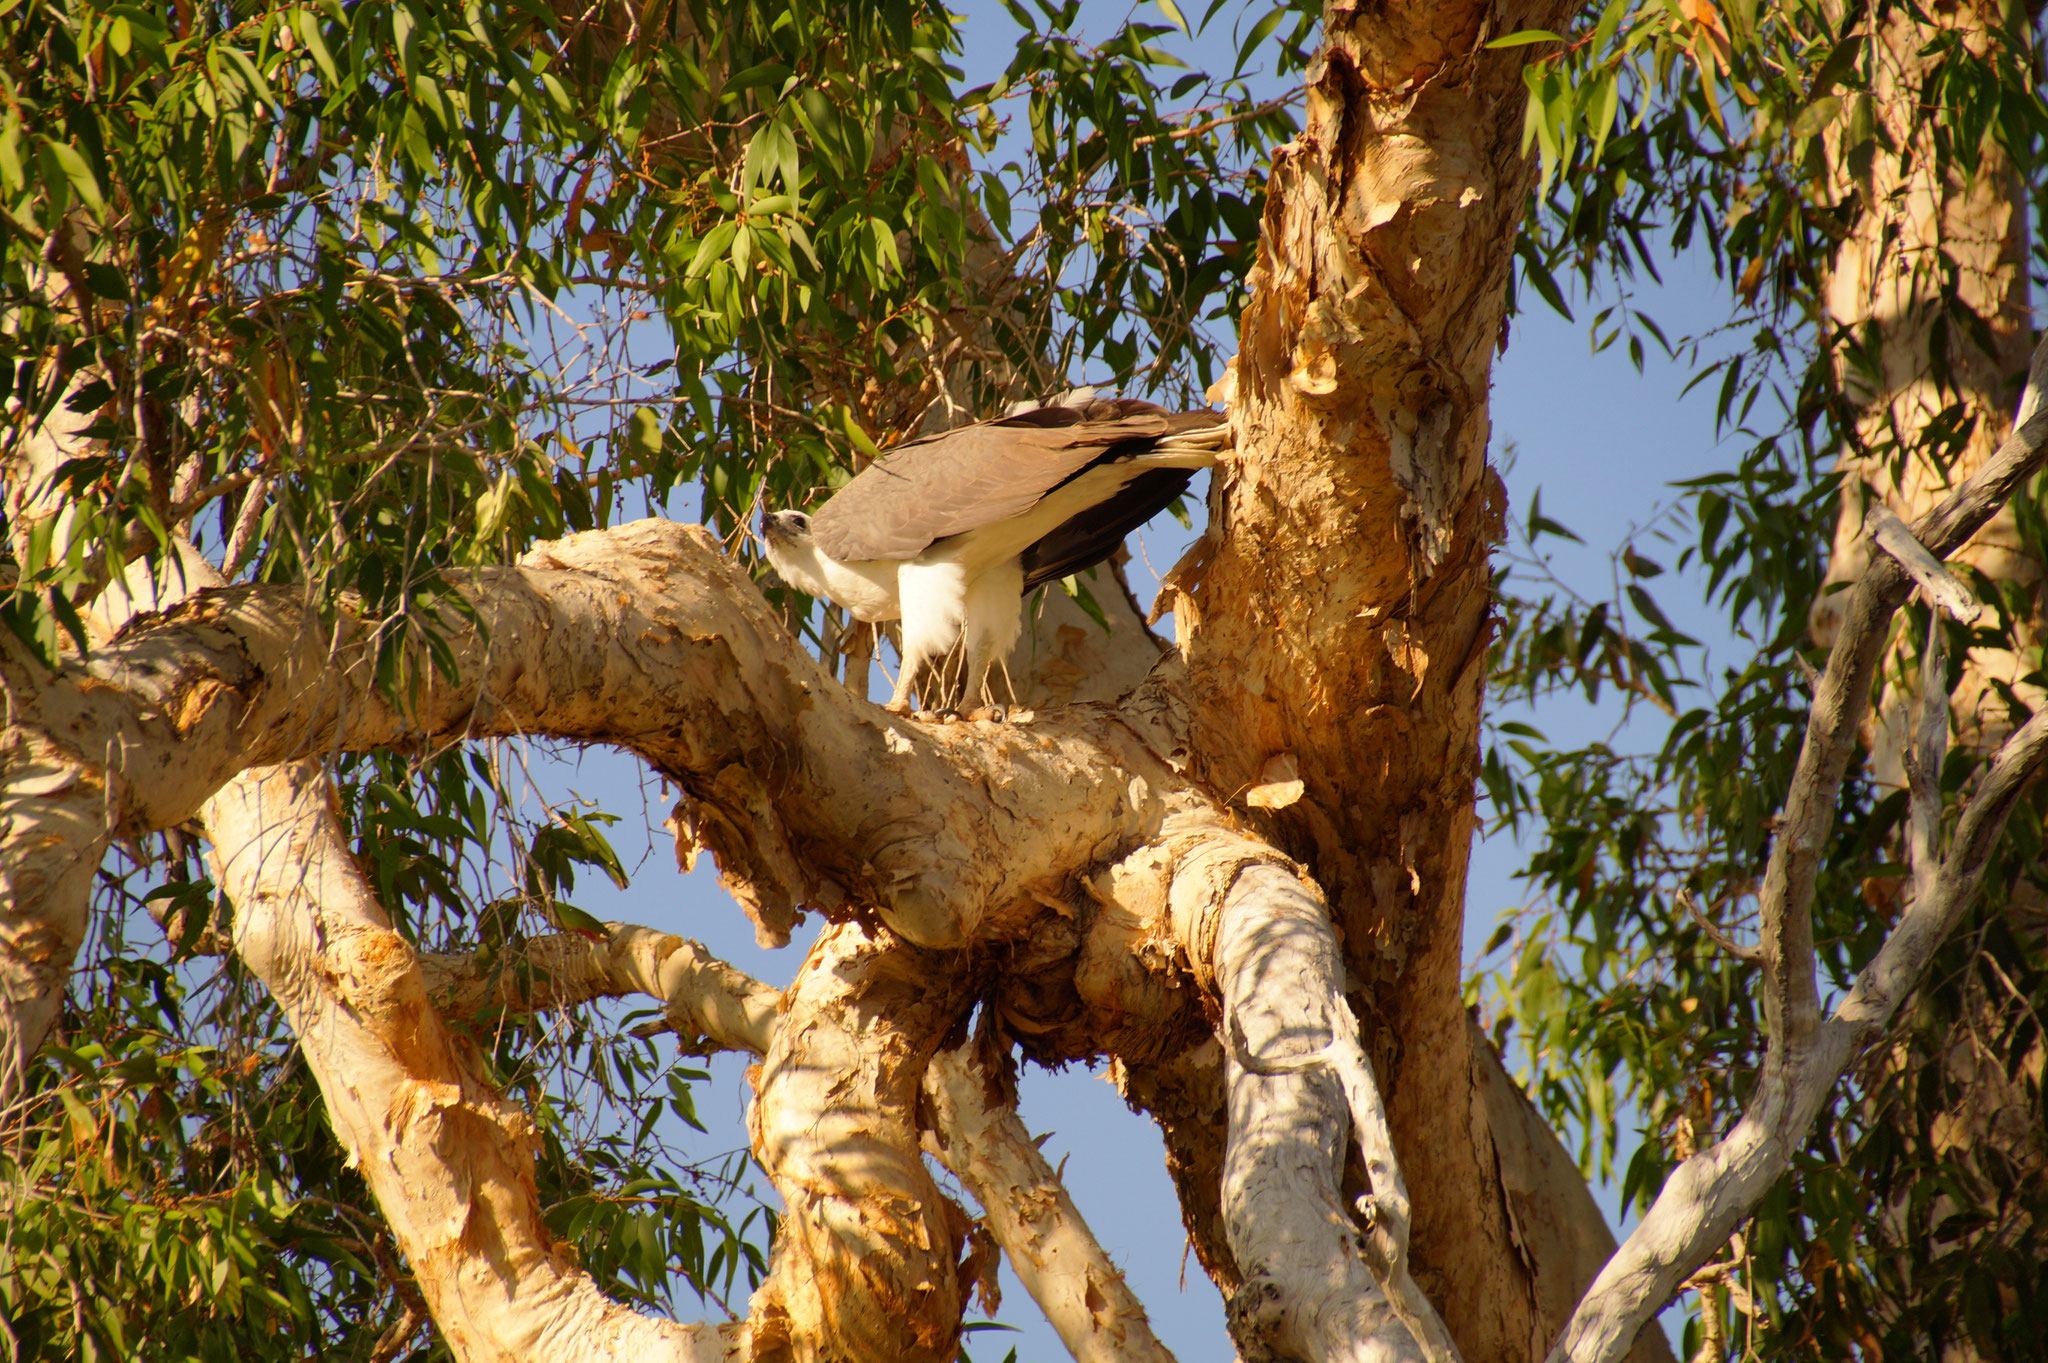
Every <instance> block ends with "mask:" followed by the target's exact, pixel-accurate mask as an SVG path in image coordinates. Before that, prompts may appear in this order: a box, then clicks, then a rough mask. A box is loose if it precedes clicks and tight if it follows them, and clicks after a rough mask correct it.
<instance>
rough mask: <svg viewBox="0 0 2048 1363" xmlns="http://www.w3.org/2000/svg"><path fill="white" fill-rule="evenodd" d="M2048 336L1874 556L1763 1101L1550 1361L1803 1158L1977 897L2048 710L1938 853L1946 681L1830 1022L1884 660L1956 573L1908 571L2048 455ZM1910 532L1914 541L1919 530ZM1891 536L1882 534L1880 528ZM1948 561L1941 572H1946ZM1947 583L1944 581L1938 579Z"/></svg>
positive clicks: (1948, 545) (1706, 1245) (1759, 1095)
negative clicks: (1906, 893)
mask: <svg viewBox="0 0 2048 1363" xmlns="http://www.w3.org/2000/svg"><path fill="white" fill-rule="evenodd" d="M2044 393H2048V335H2044V336H2043V338H2042V340H2041V343H2040V344H2039V345H2038V346H2036V348H2035V350H2034V357H2033V362H2032V365H2031V367H2030V370H2029V373H2028V376H2027V387H2026V394H2025V396H2024V397H2023V398H2022V400H2021V403H2020V409H2019V419H2018V421H2017V422H2016V423H2015V426H2014V429H2013V432H2012V434H2011V436H2009V437H2008V438H2007V439H2006V441H2005V443H2004V444H2003V445H2001V446H2000V447H1999V450H1998V452H1997V454H1996V455H1994V456H1993V457H1992V458H1991V459H1990V460H1989V461H1987V462H1986V463H1985V465H1984V466H1983V467H1982V468H1981V469H1979V470H1978V471H1977V473H1976V474H1974V475H1973V476H1971V477H1970V478H1969V479H1968V480H1966V481H1965V482H1964V483H1963V484H1962V486H1960V487H1958V488H1957V489H1956V490H1955V491H1954V492H1953V493H1952V494H1951V495H1950V496H1949V497H1948V498H1947V500H1945V501H1944V502H1943V503H1942V504H1941V505H1940V506H1938V507H1936V508H1935V509H1934V510H1933V511H1931V512H1929V513H1928V514H1927V515H1925V516H1922V517H1921V518H1920V519H1919V520H1918V521H1917V522H1916V523H1915V524H1914V525H1913V527H1912V530H1911V533H1910V535H1909V536H1906V537H1905V538H1904V539H1902V538H1901V537H1900V536H1899V535H1898V534H1897V533H1896V532H1893V533H1892V534H1891V536H1890V539H1891V542H1890V543H1887V544H1886V548H1887V549H1888V550H1890V556H1875V557H1873V558H1872V560H1871V563H1870V567H1869V569H1868V571H1867V572H1866V573H1865V574H1864V577H1863V579H1862V580H1861V581H1860V582H1858V583H1857V584H1856V588H1855V590H1854V592H1853V593H1852V595H1851V599H1850V604H1849V607H1848V609H1847V611H1846V612H1845V613H1844V617H1843V621H1842V627H1841V631H1840V633H1839V634H1838V635H1837V636H1836V638H1835V644H1834V647H1833V649H1832V650H1831V651H1830V652H1829V655H1828V665H1827V670H1826V671H1825V672H1824V673H1823V674H1822V676H1821V678H1820V683H1819V685H1818V686H1817V687H1816V688H1815V694H1814V704H1813V712H1812V716H1811V718H1810V719H1809V720H1808V721H1807V729H1806V742H1805V745H1804V747H1803V748H1802V749H1801V750H1800V754H1799V763H1798V766H1797V768H1796V770H1795V772H1794V775H1793V780H1792V786H1791V788H1790V790H1789V792H1788V793H1787V796H1786V800H1785V812H1784V816H1783V818H1782V819H1781V821H1780V824H1779V828H1778V833H1777V837H1776V840H1775V842H1774V843H1773V845H1772V850H1771V859H1770V863H1769V866H1768V869H1767V870H1766V872H1765V876H1764V884H1763V889H1762V891H1761V893H1760V894H1759V896H1758V908H1759V912H1760V915H1761V920H1762V954H1763V960H1764V1006H1765V1013H1766V1016H1767V1018H1768V1020H1769V1023H1770V1039H1769V1043H1768V1045H1767V1047H1766V1049H1765V1052H1764V1062H1763V1069H1762V1072H1761V1074H1760V1075H1759V1076H1758V1080H1757V1087H1756V1092H1755V1095H1754V1096H1753V1097H1752V1099H1751V1100H1750V1103H1749V1106H1748V1107H1747V1109H1745V1111H1744V1112H1743V1114H1742V1117H1741V1118H1740V1120H1738V1121H1737V1122H1736V1123H1735V1125H1734V1127H1733V1128H1732V1129H1730V1131H1729V1132H1728V1134H1727V1135H1726V1136H1725V1137H1723V1138H1722V1139H1721V1140H1720V1141H1719V1142H1717V1143H1716V1144H1715V1145H1713V1146H1711V1147H1709V1148H1708V1149H1706V1150H1702V1151H1701V1152H1700V1153H1698V1154H1696V1155H1694V1156H1693V1157H1691V1158H1690V1159H1688V1160H1686V1161H1685V1162H1684V1163H1683V1164H1681V1165H1680V1166H1679V1167H1678V1169H1677V1170H1676V1171H1675V1172H1674V1173H1673V1174H1672V1175H1671V1177H1670V1179H1669V1180H1668V1181H1667V1182H1666V1183H1665V1185H1664V1188H1663V1191H1662V1192H1660V1193H1659V1194H1658V1197H1657V1201H1656V1203H1655V1204H1654V1205H1653V1206H1652V1207H1651V1208H1650V1211H1649V1213H1648V1215H1646V1216H1645V1217H1644V1218H1643V1220H1642V1222H1641V1224H1639V1225H1638V1226H1637V1227H1636V1229H1635V1230H1634V1232H1632V1233H1631V1234H1630V1235H1629V1237H1628V1239H1627V1240H1626V1241H1624V1242H1623V1243H1622V1246H1621V1248H1620V1249H1618V1250H1617V1251H1615V1254H1614V1257H1613V1258H1612V1259H1610V1260H1609V1261H1608V1262H1607V1265H1606V1267H1604V1268H1603V1269H1601V1271H1600V1274H1599V1276H1598V1277H1597V1278H1595V1279H1594V1281H1593V1285H1592V1287H1591V1288H1589V1289H1588V1290H1587V1292H1586V1295H1585V1297H1584V1299H1583V1300H1582V1301H1581V1302H1580V1303H1579V1307H1578V1309H1577V1310H1576V1311H1575V1312H1574V1313H1573V1315H1572V1319H1571V1321H1570V1323H1569V1324H1568V1325H1567V1326H1566V1328H1565V1331H1564V1333H1563V1335H1562V1336H1561V1337H1560V1338H1559V1339H1558V1341H1557V1343H1556V1345H1555V1346H1553V1348H1552V1349H1551V1351H1550V1356H1549V1363H1566V1360H1570V1363H1596V1361H1597V1363H1606V1360H1612V1359H1618V1358H1620V1357H1621V1356H1622V1354H1623V1353H1625V1352H1626V1351H1627V1349H1628V1347H1629V1344H1630V1342H1631V1341H1633V1340H1634V1338H1635V1336H1636V1332H1637V1331H1638V1330H1640V1329H1641V1328H1642V1326H1643V1324H1644V1322H1646V1321H1647V1320H1648V1319H1649V1318H1650V1317H1651V1316H1652V1315H1654V1314H1655V1313H1656V1312H1657V1311H1658V1310H1659V1309H1660V1308H1661V1307H1662V1306H1663V1305H1664V1303H1665V1302H1667V1301H1669V1300H1670V1298H1671V1295H1672V1294H1673V1293H1674V1292H1675V1291H1677V1290H1678V1288H1679V1286H1680V1285H1681V1284H1682V1283H1683V1282H1684V1281H1685V1280H1686V1278H1687V1277H1689V1276H1690V1275H1691V1274H1692V1273H1693V1272H1695V1271H1696V1270H1697V1269H1698V1268H1699V1267H1700V1266H1701V1265H1702V1264H1704V1263H1705V1262H1706V1261H1707V1260H1708V1258H1709V1257H1711V1256H1712V1255H1713V1254H1714V1252H1715V1251H1716V1250H1718V1249H1719V1248H1720V1247H1721V1246H1722V1245H1723V1244H1725V1243H1726V1242H1727V1239H1728V1237H1729V1235H1730V1234H1731V1233H1732V1232H1733V1231H1734V1230H1735V1228H1736V1226H1738V1225H1739V1224H1740V1223H1741V1222H1742V1221H1743V1220H1744V1219H1745V1218H1747V1217H1748V1216H1749V1215H1750V1214H1751V1212H1753V1211H1754V1210H1755V1208H1756V1206H1757V1204H1758V1202H1760V1201H1761V1200H1762V1198H1763V1197H1764V1195H1765V1194H1766V1193H1767V1192H1769V1190H1770V1188H1771V1185H1772V1184H1774V1183H1775V1182H1777V1180H1778V1178H1779V1176H1780V1175H1782V1174H1783V1173H1784V1171H1785V1169H1786V1168H1787V1167H1788V1166H1789V1165H1790V1163H1791V1159H1792V1155H1793V1153H1794V1152H1795V1151H1796V1150H1797V1149H1798V1148H1799V1144H1800V1142H1801V1141H1802V1140H1803V1139H1804V1137H1805V1134H1806V1131H1807V1129H1808V1128H1809V1127H1810V1126H1811V1125H1812V1123H1813V1119H1814V1116H1815V1114H1816V1113H1817V1112H1818V1111H1819V1110H1820V1106H1821V1104H1822V1103H1823V1102H1824V1101H1825V1100H1826V1097H1827V1095H1828V1093H1829V1091H1830V1090H1832V1088H1833V1087H1834V1085H1835V1082H1836V1081H1837V1080H1838V1079H1839V1078H1840V1076H1841V1073H1842V1069H1843V1067H1844V1066H1845V1065H1847V1063H1848V1062H1849V1060H1850V1059H1851V1058H1852V1056H1853V1055H1854V1054H1855V1052H1856V1051H1857V1050H1858V1049H1860V1048H1861V1047H1862V1046H1864V1045H1866V1044H1868V1043H1869V1042H1870V1041H1871V1040H1872V1039H1873V1038H1875V1037H1876V1036H1878V1035H1879V1034H1880V1033H1882V1031H1883V1029H1884V1028H1885V1026H1886V1025H1887V1024H1888V1023H1889V1022H1890V1020H1891V1017H1892V1014H1893V1013H1894V1012H1895V1011H1896V1010H1897V1008H1898V1006H1899V1004H1900V1002H1901V1001H1902V1000H1903V999H1904V998H1905V995H1906V993H1907V992H1908V991H1909V990H1910V989H1911V987H1912V985H1913V982H1914V981H1915V980H1917V979H1918V978H1919V976H1920V974H1921V972H1922V971H1923V970H1925V969H1926V966H1927V962H1928V960H1929V959H1930V958H1931V957H1932V955H1933V953H1934V951H1935V949H1936V948H1937V947H1938V946H1939V945H1940V944H1941V942H1942V941H1943V940H1944V939H1945V938H1946V937H1947V936H1948V934H1949V933H1950V932H1951V931H1953V929H1954V927H1955V925H1956V923H1957V922H1958V921H1959V920H1960V919H1961V917H1962V914H1963V911H1964V909H1965V908H1966V907H1967V906H1968V904H1969V901H1970V899H1971V897H1972V896H1973V895H1974V894H1975V893H1976V890H1977V886H1978V883H1979V882H1980V881H1981V879H1982V877H1983V873H1984V868H1985V866H1986V865H1987V864H1988V863H1989V861H1990V858H1991V852H1992V849H1993V848H1994V846H1995V845H1996V843H1997V840H1998V835H1999V833H2000V832H2001V831H2002V830H2003V829H2004V826H2005V820H2006V817H2007V816H2008V815H2009V814H2010V813H2011V811H2012V807H2013V804H2014V803H2015V802H2016V801H2017V800H2018V798H2019V795H2020V792H2021V790H2022V789H2023V788H2024V787H2025V785H2026V783H2027V781H2028V780H2029V779H2030V778H2031V777H2032V776H2033V774H2034V773H2035V772H2036V771H2037V770H2038V769H2039V768H2040V766H2041V764H2042V761H2043V759H2044V757H2048V721H2044V717H2043V716H2039V715H2037V716H2035V717H2034V718H2033V719H2031V720H2029V721H2028V722H2027V723H2026V724H2025V725H2024V726H2023V727H2021V728H2020V729H2019V731H2018V732H2016V733H2014V734H2013V735H2012V736H2011V737H2010V738H2009V739H2007V740H2006V742H2005V744H2004V746H2003V748H2001V750H2000V751H1999V753H1998V755H1997V757H1996V758H1995V759H1994V760H1993V762H1992V764H1991V766H1990V768H1989V769H1988V770H1987V771H1986V772H1985V773H1984V775H1983V777H1982V779H1981V780H1980V782H1979V784H1978V786H1977V789H1976V792H1975V794H1974V795H1973V796H1972V798H1971V800H1970V802H1969V804H1968V805H1967V806H1966V807H1965V808H1964V810H1963V813H1962V816H1961V819H1960V821H1959V822H1958V824H1957V827H1956V832H1955V835H1954V837H1953V838H1952V839H1951V841H1950V844H1949V847H1948V851H1947V853H1946V855H1942V854H1941V853H1940V849H1939V817H1940V810H1939V806H1938V803H1934V802H1936V801H1938V798H1939V796H1938V791H1937V789H1936V787H1935V785H1934V783H1933V780H1932V775H1933V773H1934V772H1935V771H1937V770H1938V764H1939V761H1940V753H1941V751H1942V747H1943V743H1944V741H1945V734H1946V708H1945V705H1944V706H1941V708H1940V709H1939V712H1937V708H1936V707H1937V704H1938V701H1937V699H1936V696H1935V695H1934V694H1930V695H1929V696H1928V697H1926V698H1925V705H1926V708H1925V710H1924V712H1923V715H1922V718H1921V721H1920V723H1919V724H1918V725H1916V729H1917V731H1918V732H1917V733H1916V735H1915V738H1914V742H1913V745H1912V746H1913V749H1914V755H1913V758H1912V763H1913V765H1914V767H1915V768H1917V769H1920V776H1919V777H1918V778H1916V781H1915V786H1916V790H1915V792H1914V795H1913V801H1912V819H1911V822H1912V829H1911V832H1910V834H1909V837H1910V841H1911V844H1912V846H1911V849H1910V850H1911V854H1912V856H1913V859H1914V862H1915V866H1914V890H1913V898H1912V903H1911V904H1910V905H1909V906H1908V907H1907V909H1906V911H1905V913H1904V914H1903V915H1902V916H1901V918H1900V920H1899V923H1898V925H1897V926H1896V927H1895V928H1893V930H1892V932H1891V933H1890V935H1889V936H1888V937H1887V938H1886V939H1885V942H1884V945H1883V946H1882V947H1881V948H1879V950H1878V952H1877V955H1876V956H1875V957H1874V958H1872V960H1871V962H1870V964H1869V965H1868V966H1866V967H1865V968H1864V970H1863V971H1862V973H1861V974H1860V975H1858V977H1857V980H1856V984H1855V986H1854V987H1853V988H1852V989H1851V990H1850V991H1849V993H1848V994H1847V995H1846V996H1845V997H1844V998H1843V999H1842V1000H1841V1002H1840V1003H1839V1004H1838V1005H1837V1006H1836V1007H1835V1009H1834V1010H1833V1012H1832V1013H1831V1014H1829V1015H1828V1016H1826V1017H1825V1018H1823V1016H1822V1015H1821V1011H1820V1003H1819V999H1820V981H1819V975H1818V972H1817V969H1816V966H1815V960H1814V951H1813V920H1812V907H1813V894H1814V884H1815V879H1816V877H1817V875H1818V873H1819V871H1820V865H1821V858H1822V857H1823V856H1824V855H1825V853H1826V850H1827V847H1828V845H1829V843H1830V834H1831V832H1832V830H1833V827H1834V823H1835V810H1836V801H1837V796H1838V795H1839V792H1840V789H1841V783H1842V776H1843V773H1844V771H1845V770H1846V769H1847V767H1848V763H1849V758H1850V756H1851V754H1852V753H1853V751H1854V749H1855V745H1856V741H1857V732H1858V728H1859V726H1860V725H1861V723H1862V720H1863V716H1864V713H1865V712H1866V711H1867V710H1868V708H1869V704H1870V693H1871V685H1872V682H1873V680H1874V677H1875V673H1876V669H1877V663H1878V659H1879V657H1880V656H1881V654H1882V653H1883V650H1884V646H1885V643H1886V640H1887V639H1888V638H1889V635H1890V631H1891V625H1892V620H1893V617H1894V615H1895V614H1896V613H1897V611H1898V609H1899V607H1900V606H1901V605H1903V604H1904V603H1905V600H1906V597H1907V596H1908V594H1910V593H1911V591H1912V590H1913V588H1914V586H1915V585H1921V586H1923V587H1928V590H1929V591H1930V594H1934V593H1936V592H1938V591H1939V590H1940V588H1941V581H1940V577H1936V576H1934V575H1932V574H1929V573H1928V572H1926V571H1925V565H1924V564H1921V565H1920V567H1921V569H1922V571H1920V572H1919V573H1918V574H1917V575H1915V574H1913V573H1910V572H1909V571H1908V570H1907V567H1906V561H1908V560H1914V559H1915V558H1916V555H1915V553H1914V546H1917V547H1919V548H1921V549H1924V550H1926V551H1927V554H1928V556H1929V557H1930V558H1940V557H1945V556H1947V555H1948V554H1951V553H1953V552H1955V550H1957V549H1958V548H1960V547H1961V546H1962V545H1963V543H1964V542H1965V541H1967V540H1968V539H1969V537H1970V536H1971V535H1973V534H1974V533H1976V531H1977V529H1978V528H1979V527H1980V526H1982V525H1983V524H1984V523H1985V522H1986V521H1987V520H1989V519H1990V518H1991V516H1992V515H1993V513H1995V512H1996V511H1997V510H1998V508H1999V507H2000V506H2002V505H2004V503H2005V502H2006V500H2007V499H2008V498H2010V497H2011V496H2012V494H2013V492H2014V490H2015V489H2017V488H2018V486H2019V485H2020V484H2021V483H2022V482H2023V481H2024V480H2025V479H2026V478H2028V477H2029V476H2031V475H2032V474H2033V473H2034V472H2035V470H2037V469H2039V468H2040V467H2041V466H2042V464H2043V462H2044V461H2048V404H2044V402H2043V396H2044ZM1908 539H1909V540H1910V541H1911V545H1908V544H1907V543H1906V540H1908ZM1881 542H1883V541H1881ZM1946 576H1947V574H1946V571H1945V570H1943V572H1942V573H1941V577H1946ZM1930 582H1931V583H1932V584H1933V585H1932V586H1928V584H1929V583H1930ZM1935 633H1936V636H1937V637H1935V638H1931V639H1930V641H1929V645H1928V649H1927V653H1926V655H1925V657H1926V659H1928V660H1930V665H1929V668H1928V672H1927V675H1926V677H1925V679H1923V682H1922V689H1923V691H1931V692H1932V693H1938V692H1939V691H1940V689H1941V682H1940V676H1941V674H1940V672H1939V670H1938V659H1939V639H1938V634H1939V627H1938V622H1937V627H1936V631H1935Z"/></svg>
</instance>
